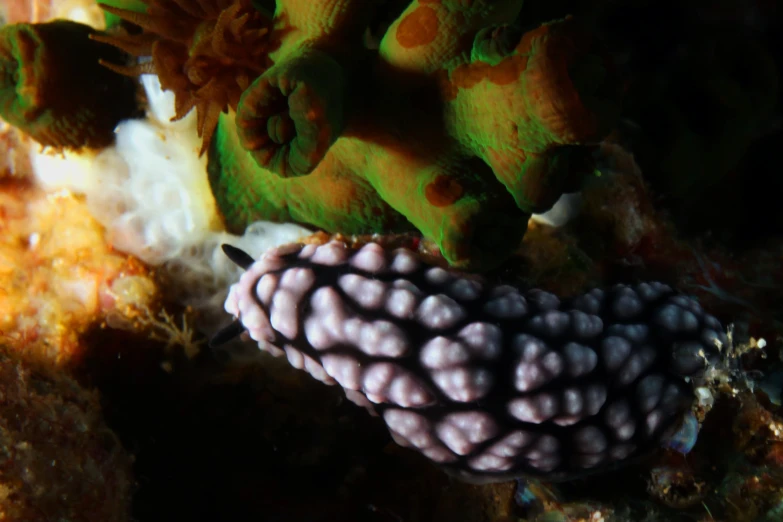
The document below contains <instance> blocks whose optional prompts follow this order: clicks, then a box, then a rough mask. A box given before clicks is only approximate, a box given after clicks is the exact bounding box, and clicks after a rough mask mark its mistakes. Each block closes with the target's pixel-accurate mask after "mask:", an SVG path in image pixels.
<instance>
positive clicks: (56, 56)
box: [0, 20, 137, 148]
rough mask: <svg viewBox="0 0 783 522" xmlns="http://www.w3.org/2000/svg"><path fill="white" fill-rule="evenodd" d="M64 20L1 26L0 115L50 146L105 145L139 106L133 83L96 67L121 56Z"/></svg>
mask: <svg viewBox="0 0 783 522" xmlns="http://www.w3.org/2000/svg"><path fill="white" fill-rule="evenodd" d="M96 33H97V31H96V30H95V29H92V28H91V27H89V26H87V25H83V24H79V23H76V22H71V21H67V20H56V21H53V22H48V23H41V24H14V25H7V26H5V27H3V28H2V29H0V116H2V117H3V119H5V120H6V121H8V122H9V123H11V124H12V125H14V126H15V127H18V128H19V129H21V130H22V131H24V132H25V133H26V134H28V135H30V136H31V137H32V138H33V139H35V140H36V141H38V142H39V143H41V144H43V145H47V146H52V147H70V148H80V147H92V148H100V147H104V146H107V145H109V144H111V143H112V141H113V140H114V128H115V127H116V126H117V123H119V122H120V120H123V119H127V118H130V117H131V116H132V115H134V114H135V113H136V111H137V107H136V97H135V87H134V85H133V82H131V81H130V80H129V79H127V78H123V77H121V76H118V75H116V74H113V73H112V72H111V71H108V70H106V69H105V68H103V67H101V66H100V65H99V63H98V61H99V60H105V61H107V62H112V61H118V60H124V55H123V53H121V52H120V51H118V50H117V49H115V48H113V47H111V46H109V45H106V44H103V43H100V42H96V41H92V40H90V36H91V35H94V34H96Z"/></svg>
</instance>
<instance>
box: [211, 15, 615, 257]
mask: <svg viewBox="0 0 783 522" xmlns="http://www.w3.org/2000/svg"><path fill="white" fill-rule="evenodd" d="M520 4H521V3H520V2H494V3H493V2H485V1H479V2H471V3H469V4H466V3H463V2H450V1H444V2H435V3H429V2H427V3H424V2H418V1H414V2H411V3H410V5H409V6H408V8H407V9H406V10H405V11H404V12H403V13H402V14H401V15H400V17H399V18H398V19H397V20H396V21H395V22H394V23H393V24H392V25H391V27H390V28H389V30H388V31H387V32H386V34H385V36H384V37H383V39H382V40H381V43H380V48H379V50H378V54H377V56H375V57H373V60H374V61H375V64H374V67H373V68H371V70H372V71H373V72H374V73H373V74H372V75H370V76H369V77H362V78H359V79H358V80H359V82H360V83H359V84H358V85H353V86H352V88H353V91H351V92H353V93H356V94H355V95H354V99H353V104H354V105H358V106H359V107H360V110H359V109H354V110H350V109H346V110H345V111H344V112H343V115H342V118H341V119H340V123H341V125H342V127H343V130H342V132H338V131H339V129H338V130H337V131H336V130H335V129H334V123H333V121H334V119H335V118H334V117H321V116H320V115H321V114H322V113H323V108H324V107H327V106H329V105H330V101H329V98H327V97H319V96H318V95H317V94H318V87H319V82H317V81H308V79H307V78H306V77H304V74H302V73H299V74H298V75H297V76H296V77H290V78H289V81H291V82H292V83H295V84H297V85H298V86H299V87H298V88H299V89H305V88H307V89H309V91H310V92H311V93H313V94H312V95H311V96H310V99H309V101H310V103H304V104H303V103H298V102H297V101H296V98H295V91H294V93H293V94H291V95H290V97H289V96H286V95H287V94H288V93H287V91H281V92H283V93H284V95H283V96H280V95H279V94H276V93H275V92H274V91H275V88H274V87H273V86H270V85H269V80H270V79H273V78H274V75H275V74H276V71H277V70H281V71H285V69H284V66H285V62H286V60H288V61H293V60H295V58H296V56H297V55H296V54H293V55H291V56H292V57H291V58H287V57H283V60H282V61H280V62H277V63H276V64H275V67H274V68H273V69H274V71H273V69H270V70H269V71H267V72H266V73H265V74H263V75H262V76H261V77H260V78H259V79H258V80H256V81H255V82H254V83H253V84H252V85H251V86H250V88H248V90H247V91H246V92H245V93H244V94H243V97H242V99H241V100H240V105H239V110H238V113H237V115H236V118H235V119H234V118H232V116H231V115H225V116H224V117H222V119H221V123H219V126H218V130H217V132H216V139H215V141H214V143H213V144H212V149H211V152H210V158H209V159H210V163H209V173H210V180H211V182H212V187H213V192H214V194H215V197H216V201H217V203H218V206H219V207H220V208H221V210H222V212H223V215H224V217H225V219H226V223H227V225H228V226H229V227H230V228H231V227H236V228H241V227H242V226H244V224H245V223H247V222H249V221H251V220H253V219H258V218H259V217H264V218H267V219H288V220H295V221H300V222H305V223H310V224H312V225H316V226H318V227H320V228H323V229H325V230H332V231H340V232H343V233H361V232H377V231H389V230H395V229H398V228H403V227H406V226H407V227H410V226H411V225H413V226H414V227H416V228H417V229H418V230H420V231H421V232H422V234H423V235H425V236H426V237H429V238H432V239H433V240H435V241H436V242H437V244H438V245H439V246H440V248H441V250H442V252H443V255H444V256H445V257H446V259H448V261H449V262H450V263H452V264H453V265H457V266H463V267H464V266H470V267H473V268H484V267H487V266H490V265H492V264H494V263H497V262H498V261H499V260H502V259H503V258H505V257H506V256H507V255H508V254H509V252H511V251H513V250H514V249H515V248H516V247H517V245H518V240H519V239H520V238H521V237H522V235H523V234H524V232H525V230H526V222H527V219H528V218H529V216H530V214H531V213H534V212H542V211H545V210H547V209H548V208H550V207H551V206H552V205H553V204H554V202H555V201H556V200H557V198H558V197H559V196H560V194H561V193H562V192H563V191H564V190H566V189H568V188H573V187H574V186H576V185H578V183H579V180H580V176H581V175H583V174H584V173H585V172H586V171H590V168H589V166H588V165H589V163H590V160H591V158H590V149H589V147H583V145H589V144H591V143H593V142H594V141H597V140H598V139H600V137H601V135H602V133H603V132H605V129H606V122H607V121H609V120H611V118H612V117H613V115H614V112H613V108H612V106H611V103H610V102H608V100H611V98H612V96H613V91H612V88H611V85H612V82H611V79H610V76H611V75H610V74H608V70H607V68H606V66H605V65H604V63H603V61H602V60H601V58H600V54H598V53H597V52H596V53H594V52H593V49H592V42H590V39H589V38H587V37H586V36H585V35H584V34H582V33H581V31H580V30H579V28H578V26H577V24H576V23H575V22H574V21H573V20H563V21H558V22H555V23H552V24H547V25H544V26H541V27H539V28H538V29H536V30H533V31H530V32H528V33H523V32H522V31H519V30H517V29H515V28H514V27H511V26H509V25H505V24H506V23H510V22H511V21H513V19H514V16H515V15H516V13H517V11H518V7H519V5H520ZM591 53H592V54H591ZM311 68H312V70H315V68H314V66H311ZM342 70H343V71H345V72H344V73H343V74H344V75H345V76H350V75H351V73H350V68H348V67H345V66H344V67H342ZM338 71H339V69H338ZM282 74H283V75H284V76H283V78H286V77H287V76H285V74H286V73H285V72H283V73H282ZM334 76H336V74H335V73H333V74H332V75H331V76H330V77H334ZM270 97H273V98H275V99H280V101H277V102H274V105H277V106H278V107H281V108H280V109H278V111H277V113H275V111H273V110H272V109H271V108H270V105H272V104H270V102H269V101H268V100H269V99H270ZM355 98H358V101H357V100H356V99H355ZM286 99H287V100H288V104H287V106H286V104H285V103H284V101H285V100H286ZM304 115H310V116H308V117H309V118H310V120H309V121H310V122H311V123H312V122H315V123H318V125H317V127H318V128H319V129H320V133H321V135H324V136H328V137H329V139H330V140H333V143H332V144H331V147H329V148H328V149H326V148H324V147H321V146H314V147H311V148H307V149H305V150H296V145H297V139H298V138H299V135H300V133H299V131H300V130H302V131H303V132H304V131H305V129H307V131H306V132H307V133H308V134H315V131H314V130H312V129H311V128H309V127H305V126H303V125H300V123H299V122H300V121H301V120H303V119H306V118H305V117H304ZM273 116H274V117H273ZM280 118H283V119H286V118H288V119H289V120H290V121H292V122H293V123H290V121H289V123H288V125H286V126H285V128H284V130H283V131H279V127H280V126H279V125H278V121H279V119H280ZM319 122H320V123H319ZM309 141H310V142H312V141H313V140H309ZM270 143H271V144H272V145H271V149H272V151H274V150H275V147H286V146H288V147H290V148H289V149H288V156H289V161H288V163H283V164H280V163H277V162H275V161H270V160H271V159H273V158H274V156H273V155H272V154H271V151H270V150H269V147H270V145H269V144H270ZM259 145H260V147H259ZM302 156H304V157H305V158H306V160H302V159H301V158H302ZM292 173H293V175H299V176H300V177H296V178H294V179H291V178H290V176H291V175H292ZM280 177H283V178H284V179H280Z"/></svg>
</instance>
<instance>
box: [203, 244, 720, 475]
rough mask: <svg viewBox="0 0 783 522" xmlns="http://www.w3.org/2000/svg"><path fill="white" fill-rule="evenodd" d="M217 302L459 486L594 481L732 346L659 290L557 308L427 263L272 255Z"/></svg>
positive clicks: (348, 252)
mask: <svg viewBox="0 0 783 522" xmlns="http://www.w3.org/2000/svg"><path fill="white" fill-rule="evenodd" d="M224 251H225V252H226V254H227V255H228V256H229V257H230V258H231V259H232V260H233V261H234V262H236V263H237V264H238V265H240V266H241V267H243V268H245V269H246V271H245V272H244V273H243V274H242V276H241V278H240V280H239V282H237V283H236V284H234V285H233V286H232V287H231V289H230V292H229V295H228V298H227V300H226V305H225V308H226V311H227V312H229V313H230V314H232V315H233V316H234V317H236V320H235V321H234V322H233V323H232V324H231V325H229V326H228V327H226V328H225V329H224V330H222V331H221V332H219V333H218V334H216V336H215V338H214V339H213V344H220V343H224V342H226V341H227V340H229V339H231V338H233V337H235V336H237V335H247V336H249V337H250V338H252V339H253V340H255V341H256V342H258V345H259V347H260V349H261V350H263V351H266V352H269V353H271V354H273V355H276V356H282V355H285V356H287V358H288V361H289V362H290V364H291V365H292V366H294V367H296V368H299V369H303V370H305V371H306V372H308V373H309V374H310V375H312V376H313V377H315V378H316V379H318V380H320V381H322V382H324V383H327V384H335V383H336V384H339V385H340V386H341V387H342V388H343V389H344V390H345V393H346V396H347V397H348V398H349V399H350V400H352V401H354V402H355V403H357V404H359V405H362V406H365V407H367V408H368V409H370V410H371V411H372V412H376V413H377V414H379V415H380V416H381V417H382V418H383V420H384V421H385V423H386V425H387V427H388V429H389V431H390V433H391V435H392V437H393V438H394V440H395V441H396V442H397V443H399V444H401V445H404V446H409V447H412V448H414V449H416V450H418V451H419V452H420V453H422V454H423V455H425V456H426V457H427V458H429V459H431V460H432V461H434V462H435V463H437V464H438V465H440V466H442V467H443V468H444V469H445V470H447V471H449V472H451V473H453V474H455V475H456V476H459V477H461V478H463V479H465V480H470V481H476V482H491V481H498V480H504V479H507V478H510V477H520V476H539V477H544V478H546V479H550V480H566V479H570V478H573V477H577V476H581V475H584V474H590V473H595V472H599V471H603V470H606V469H609V468H612V467H615V466H618V465H621V464H623V463H625V462H627V461H628V460H630V459H632V458H634V457H638V456H640V455H644V454H645V453H648V452H649V451H651V450H652V449H654V448H655V447H656V446H658V445H660V444H664V443H665V442H666V441H667V440H668V438H669V437H671V436H672V435H673V434H674V433H675V432H676V430H677V429H678V428H679V425H680V423H681V422H682V421H683V419H684V417H685V416H686V415H687V413H688V412H689V411H690V408H691V407H692V405H693V402H694V392H693V387H692V386H693V383H694V382H695V381H698V380H699V377H700V376H701V375H703V372H704V371H705V370H706V369H708V368H710V367H712V366H714V365H715V364H717V363H718V361H719V358H720V357H721V349H722V347H726V346H728V344H727V343H728V339H727V336H726V335H725V333H724V330H723V328H722V326H721V324H720V322H719V321H718V320H717V319H716V318H715V317H713V316H711V315H709V314H707V313H705V311H704V310H703V309H702V308H701V307H700V305H699V304H698V303H697V302H696V301H695V300H693V299H691V298H689V297H686V296H684V295H681V294H679V293H677V292H675V291H674V290H673V289H672V288H670V287H669V286H667V285H666V284H662V283H640V284H633V285H622V284H619V285H616V286H613V287H610V288H607V289H593V290H591V291H589V292H587V293H585V294H583V295H580V296H578V297H575V298H572V299H569V300H567V301H561V300H560V299H559V298H558V297H557V296H555V295H553V294H551V293H548V292H545V291H542V290H527V291H521V290H519V289H517V288H514V287H512V286H508V285H502V284H489V283H488V282H487V281H485V280H484V279H482V278H481V277H478V276H475V275H468V274H463V273H459V272H456V271H453V270H451V269H444V268H442V267H439V266H436V265H433V264H431V263H428V262H427V260H426V259H424V258H421V257H419V256H417V255H416V254H415V253H414V252H412V251H410V250H407V249H396V250H391V249H384V248H383V247H382V246H380V245H379V244H377V243H368V244H366V245H364V246H362V247H361V248H358V249H353V248H350V247H348V246H347V245H346V244H345V243H342V242H338V241H331V242H329V243H326V244H322V245H313V244H310V245H293V246H288V247H280V248H277V249H273V250H272V251H269V252H267V253H266V254H264V255H263V256H262V257H261V258H260V259H259V260H258V261H254V260H253V259H252V258H251V257H250V256H249V255H248V254H246V253H244V252H242V251H241V250H239V249H236V248H234V247H231V246H228V245H226V246H224Z"/></svg>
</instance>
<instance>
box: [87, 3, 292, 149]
mask: <svg viewBox="0 0 783 522" xmlns="http://www.w3.org/2000/svg"><path fill="white" fill-rule="evenodd" d="M120 4H122V2H120ZM130 4H132V5H131V6H129V7H136V8H137V9H139V8H144V10H143V12H138V11H131V10H128V9H121V8H118V7H113V6H111V5H103V6H102V7H103V8H104V9H105V10H106V12H108V13H111V14H113V15H115V16H119V17H121V18H123V19H125V20H127V21H130V22H133V23H134V24H137V25H139V26H141V27H142V28H143V29H144V30H145V31H144V32H143V33H142V34H141V35H114V36H106V35H94V36H93V37H92V38H93V40H98V41H101V42H106V43H110V44H112V45H114V46H116V47H118V48H120V49H123V50H124V51H126V52H128V53H130V54H132V55H134V56H150V57H151V58H152V61H151V62H145V63H141V64H138V65H136V66H135V67H126V66H118V65H112V64H109V63H106V64H105V65H107V66H108V67H109V68H110V69H112V70H113V71H115V72H118V73H120V74H124V75H128V76H136V75H139V74H143V73H154V74H157V75H158V78H159V79H160V83H161V85H162V87H163V89H165V90H168V91H172V92H173V93H174V95H175V98H176V105H175V115H174V117H173V119H172V120H173V121H176V120H179V119H182V118H184V117H185V116H186V115H187V114H188V113H189V112H190V110H191V109H193V108H195V109H196V112H197V114H198V135H199V137H201V138H202V139H203V145H202V147H201V153H202V154H203V153H204V152H205V151H206V149H207V146H208V145H209V143H210V142H211V140H212V135H213V133H214V130H215V126H216V125H217V122H218V115H219V114H220V113H221V112H225V111H226V110H227V109H229V108H230V109H231V110H233V111H236V110H237V104H238V103H239V97H240V96H241V95H242V92H243V91H244V90H245V89H247V87H249V85H250V83H251V82H252V81H253V80H254V79H255V78H257V77H258V76H260V75H261V73H263V72H264V71H265V70H266V69H267V68H268V67H269V65H270V64H271V62H270V58H269V53H270V51H272V50H274V48H275V47H276V46H277V45H279V41H278V40H277V38H276V37H274V36H273V35H270V34H269V33H270V29H271V19H270V17H268V16H266V15H265V14H264V13H262V12H261V11H259V10H258V9H256V8H255V7H254V6H253V3H252V2H251V0H236V1H234V0H211V1H207V2H198V3H194V2H188V1H182V0H180V1H179V2H166V1H162V0H150V1H149V3H148V4H147V5H144V4H139V2H130ZM133 4H135V5H133ZM273 42H274V43H273Z"/></svg>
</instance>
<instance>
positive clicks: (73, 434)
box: [0, 343, 134, 522]
mask: <svg viewBox="0 0 783 522" xmlns="http://www.w3.org/2000/svg"><path fill="white" fill-rule="evenodd" d="M13 351H14V350H9V349H8V347H7V346H5V344H4V343H0V396H2V401H0V477H2V479H1V480H0V519H2V520H9V521H10V520H18V521H22V520H26V521H31V522H33V521H35V522H38V521H41V522H42V521H44V520H69V521H73V522H99V521H101V522H103V521H106V522H122V521H126V520H130V501H131V494H132V492H133V484H134V480H133V475H132V472H131V459H130V457H129V456H128V455H127V453H126V452H125V450H124V449H123V447H122V445H121V444H120V442H119V440H118V439H117V437H116V435H115V434H114V433H113V432H112V431H110V430H109V428H108V427H107V426H106V424H105V422H104V420H103V418H102V416H101V407H100V401H99V400H98V397H97V394H96V393H94V392H89V391H87V390H85V389H83V388H82V387H81V386H79V384H78V383H77V382H76V381H74V380H73V379H72V378H70V377H68V376H66V375H64V374H62V373H61V370H54V369H52V368H51V367H47V366H46V365H41V364H35V363H32V362H30V361H28V360H25V359H23V358H19V357H18V355H16V354H13ZM32 351H35V350H32Z"/></svg>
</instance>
